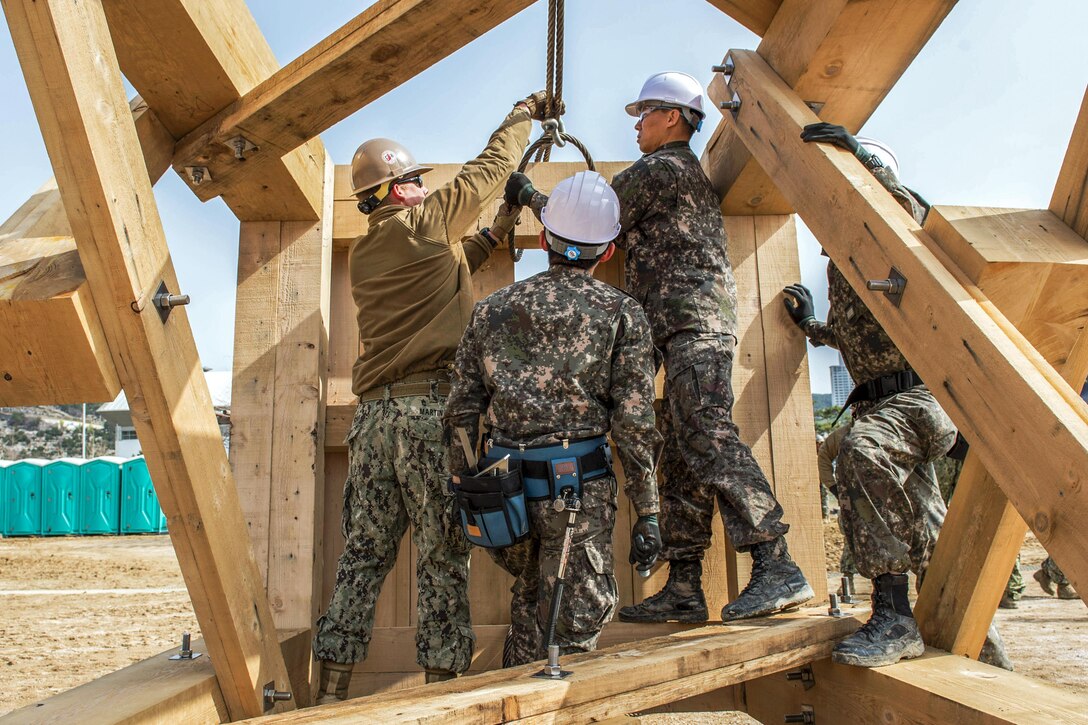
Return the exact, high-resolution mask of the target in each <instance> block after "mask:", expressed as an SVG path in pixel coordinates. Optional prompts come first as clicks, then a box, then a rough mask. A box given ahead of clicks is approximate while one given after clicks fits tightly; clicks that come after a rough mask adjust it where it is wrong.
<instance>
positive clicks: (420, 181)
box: [393, 176, 423, 187]
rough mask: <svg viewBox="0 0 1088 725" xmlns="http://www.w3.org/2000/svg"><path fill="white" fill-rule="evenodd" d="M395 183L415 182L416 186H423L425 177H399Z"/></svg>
mask: <svg viewBox="0 0 1088 725" xmlns="http://www.w3.org/2000/svg"><path fill="white" fill-rule="evenodd" d="M393 183H394V184H415V185H416V186H419V187H422V186H423V177H422V176H409V177H408V178H406V179H397V180H396V181H394V182H393Z"/></svg>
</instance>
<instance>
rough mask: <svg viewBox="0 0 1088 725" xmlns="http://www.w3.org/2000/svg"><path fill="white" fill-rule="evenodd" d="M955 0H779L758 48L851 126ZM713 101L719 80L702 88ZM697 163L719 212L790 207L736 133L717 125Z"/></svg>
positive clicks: (806, 94)
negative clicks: (710, 185)
mask: <svg viewBox="0 0 1088 725" xmlns="http://www.w3.org/2000/svg"><path fill="white" fill-rule="evenodd" d="M955 4H956V0H783V2H782V7H781V8H780V9H779V11H778V12H777V13H776V14H775V16H774V20H773V21H772V22H771V24H770V26H769V27H768V28H767V32H766V34H765V35H764V36H763V40H762V41H761V42H760V44H759V48H758V51H757V52H758V53H759V55H760V56H762V57H763V59H764V60H765V61H767V63H768V64H769V65H770V66H771V68H773V69H774V70H775V71H776V72H777V73H778V74H779V75H780V76H781V77H782V78H783V80H785V82H786V84H787V85H789V86H791V87H793V88H794V89H796V91H797V93H798V95H799V96H800V97H801V98H802V99H803V100H805V101H807V102H811V103H815V104H819V106H818V107H819V108H820V111H819V112H818V115H819V116H820V119H822V120H824V121H829V122H831V123H837V124H841V125H843V126H846V128H847V129H849V130H850V131H854V132H856V131H857V130H858V129H859V128H861V126H862V125H863V124H864V123H865V121H866V120H867V119H868V118H869V116H870V115H872V113H873V111H875V110H876V108H877V106H878V105H880V102H881V101H883V100H884V97H885V96H886V95H887V94H888V91H890V90H891V88H892V86H893V85H895V83H896V81H898V80H899V77H900V76H901V75H902V74H903V72H904V71H905V70H906V69H907V67H908V66H909V65H910V63H911V61H912V60H913V59H914V57H915V56H916V55H917V54H918V53H919V51H921V49H922V47H923V46H924V45H925V44H926V42H927V41H928V40H929V38H930V37H931V36H932V35H933V33H934V31H936V29H937V27H938V26H939V25H940V24H941V22H942V21H943V20H944V18H945V16H947V15H948V13H949V11H951V9H952V7H953V6H954V5H955ZM708 95H709V96H710V98H711V99H712V100H713V102H714V104H715V106H717V105H718V104H719V103H720V102H722V101H727V100H730V99H731V96H730V94H728V93H727V91H726V83H725V80H724V78H723V77H722V76H721V75H720V74H719V75H716V76H715V78H714V79H713V81H712V82H711V83H710V86H709V87H708ZM702 161H703V168H704V170H706V172H707V175H708V176H709V177H710V179H711V182H712V183H713V184H714V188H715V190H717V191H718V193H719V195H720V196H721V197H722V200H723V201H722V210H723V211H724V212H725V213H726V214H788V213H790V212H791V211H793V209H792V208H791V206H790V204H789V203H788V202H786V200H785V199H784V198H783V196H782V195H781V194H780V193H779V191H778V190H777V189H776V187H775V185H774V183H773V182H772V181H771V180H770V178H768V176H767V174H766V173H764V172H763V170H762V169H760V168H759V166H758V164H757V163H756V162H754V161H753V160H752V158H751V154H750V153H749V152H748V150H747V149H746V148H745V145H744V143H743V142H742V140H741V139H740V138H738V137H737V135H736V134H735V132H734V130H733V127H732V124H729V123H722V124H719V125H718V127H717V129H716V130H715V133H714V135H713V136H712V137H711V139H710V142H709V143H708V144H707V147H706V150H705V151H704V152H703V157H702Z"/></svg>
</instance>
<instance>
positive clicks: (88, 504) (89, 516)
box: [79, 456, 125, 534]
mask: <svg viewBox="0 0 1088 725" xmlns="http://www.w3.org/2000/svg"><path fill="white" fill-rule="evenodd" d="M124 461H125V459H124V458H117V457H116V456H102V457H101V458H92V459H91V460H89V461H87V462H86V463H84V464H83V467H82V468H81V469H80V476H79V498H80V501H79V533H81V534H119V533H121V464H122V463H124Z"/></svg>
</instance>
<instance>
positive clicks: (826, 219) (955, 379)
mask: <svg viewBox="0 0 1088 725" xmlns="http://www.w3.org/2000/svg"><path fill="white" fill-rule="evenodd" d="M731 57H732V58H733V60H734V62H735V64H736V71H735V73H734V75H733V78H732V83H731V86H732V90H733V91H735V92H736V93H737V94H738V95H739V96H740V100H741V103H742V105H741V108H740V111H739V114H738V118H736V119H732V117H730V118H727V119H726V123H729V124H731V125H733V126H734V127H735V129H736V131H737V133H738V134H739V135H740V137H741V138H742V139H743V140H744V142H745V144H746V145H747V146H748V148H749V150H750V151H751V152H752V154H753V156H754V157H755V158H756V159H757V160H758V162H759V163H760V165H761V166H762V167H763V168H764V169H766V170H767V171H768V172H769V173H770V174H771V176H772V178H773V179H774V180H775V183H776V184H778V186H779V188H781V189H782V192H783V193H784V194H785V195H786V196H787V197H788V198H789V200H790V201H791V202H792V203H793V204H795V205H796V206H797V208H798V210H799V211H800V213H801V216H802V217H803V218H804V220H805V222H806V223H807V224H808V226H809V228H810V229H812V231H813V233H814V234H815V235H816V237H817V238H818V239H819V240H820V242H821V243H822V244H823V246H824V248H825V249H826V250H827V251H828V253H829V254H830V255H831V259H832V260H833V261H834V262H835V264H836V265H837V266H838V268H839V269H840V270H841V271H842V272H843V274H844V275H845V277H846V278H847V280H848V281H849V282H850V284H851V286H852V287H853V288H854V289H856V290H858V292H859V294H861V295H862V296H863V298H864V300H865V302H866V304H867V305H868V306H869V308H870V309H871V310H872V311H873V313H874V314H875V315H876V317H877V320H878V321H879V322H880V323H881V325H882V326H883V327H884V329H885V330H887V331H888V333H889V335H891V337H892V339H893V340H894V341H895V342H896V344H897V345H898V346H899V348H900V349H901V350H903V352H904V354H906V356H907V358H908V359H910V360H911V362H912V364H913V365H914V367H915V369H916V370H918V372H919V373H920V374H921V376H922V378H923V379H924V380H926V381H928V384H929V387H930V389H931V390H932V391H933V393H934V395H935V396H936V397H937V399H938V400H939V401H940V402H941V404H942V406H943V407H944V409H945V411H946V412H947V413H948V414H949V416H951V418H952V419H953V421H954V422H955V423H956V425H957V426H958V427H959V428H960V430H962V431H964V434H965V435H966V436H967V437H968V438H969V439H970V440H971V443H972V447H973V450H975V451H976V452H977V453H978V454H979V457H980V459H981V460H982V462H983V463H984V464H985V466H986V468H987V470H989V471H990V472H991V474H993V475H994V477H995V479H996V480H997V482H998V485H1000V487H1001V489H1002V490H1003V491H1004V492H1005V495H1006V496H1008V498H1009V500H1010V501H1012V503H1013V504H1014V505H1015V506H1016V508H1017V510H1018V511H1019V512H1020V514H1021V516H1023V518H1024V520H1025V521H1027V523H1028V524H1029V525H1030V526H1031V528H1032V530H1033V531H1034V532H1035V534H1036V536H1038V538H1039V540H1040V542H1041V543H1042V544H1043V545H1044V546H1045V547H1046V548H1047V550H1048V551H1050V552H1051V553H1052V554H1053V555H1054V557H1055V558H1056V559H1058V560H1059V561H1061V562H1062V566H1063V567H1065V568H1066V571H1067V573H1068V574H1069V576H1070V579H1071V580H1073V582H1074V584H1075V585H1078V584H1079V583H1080V582H1088V556H1086V555H1085V552H1088V529H1086V528H1085V527H1084V526H1083V521H1084V518H1085V516H1088V491H1085V483H1086V479H1088V409H1086V407H1085V405H1084V403H1083V401H1081V400H1080V397H1079V396H1078V395H1077V393H1076V392H1075V391H1074V390H1073V389H1072V388H1070V387H1069V385H1068V384H1067V383H1066V382H1065V381H1063V380H1062V379H1061V378H1060V377H1059V376H1058V375H1057V373H1056V372H1055V371H1054V369H1053V367H1052V366H1051V365H1050V364H1049V363H1048V362H1047V361H1046V360H1045V359H1044V358H1043V357H1042V356H1041V355H1040V354H1039V353H1038V351H1036V350H1035V349H1034V348H1033V347H1032V346H1031V344H1030V343H1029V342H1028V341H1027V340H1026V339H1024V336H1023V335H1022V334H1020V333H1019V332H1018V331H1017V330H1016V328H1015V327H1014V326H1013V325H1012V324H1011V323H1010V322H1009V321H1008V319H1007V318H1006V317H1005V316H1004V315H1002V314H1001V312H1000V311H999V310H997V309H995V307H994V306H993V304H992V303H991V302H990V301H989V300H988V299H986V297H985V295H983V294H982V293H981V292H980V291H979V290H978V288H977V287H976V286H975V285H973V284H972V283H971V282H970V281H969V280H968V279H967V278H966V277H963V276H956V273H955V272H954V271H953V270H954V269H955V264H954V263H952V262H951V261H950V260H948V258H947V256H946V255H944V253H943V252H942V251H941V250H940V248H939V247H938V245H937V244H936V243H935V242H934V241H933V240H932V239H931V238H930V237H929V235H928V234H926V233H925V232H924V231H923V230H922V229H921V228H920V227H919V226H918V225H917V224H916V223H915V222H914V221H913V220H912V219H911V218H910V217H909V216H908V215H907V214H906V213H905V212H904V211H903V210H902V209H901V208H900V207H899V206H898V205H897V204H896V202H895V201H894V199H892V197H891V195H889V194H888V193H887V192H886V191H885V190H884V189H883V188H882V187H880V185H879V184H878V183H877V182H876V181H875V180H874V179H873V178H872V175H871V174H869V173H868V171H866V170H865V168H864V167H863V166H862V165H861V164H860V163H858V161H857V160H856V159H855V158H854V157H853V156H851V155H850V154H848V153H846V152H844V151H841V150H839V149H837V148H834V147H830V146H827V145H822V144H805V143H804V142H803V141H801V139H800V131H801V128H802V127H803V126H804V125H806V124H808V123H812V122H814V121H815V120H816V117H815V115H814V114H813V112H812V111H811V110H810V109H809V108H808V106H806V105H805V103H804V101H803V100H802V99H801V98H800V97H799V96H798V95H797V94H796V93H795V92H794V91H793V90H791V89H790V88H789V86H788V85H787V84H786V83H785V82H784V81H783V80H782V79H781V78H779V77H778V76H777V75H776V74H775V73H774V71H773V70H772V69H771V68H770V67H769V66H768V65H767V64H766V63H765V62H764V61H763V60H762V59H761V58H760V57H759V55H757V54H756V53H753V52H750V51H733V52H732V53H731ZM893 268H894V269H896V270H898V271H899V272H900V273H901V274H902V275H903V276H904V277H905V278H906V279H907V280H908V282H907V288H906V291H905V293H904V295H903V297H902V301H901V304H900V305H898V306H896V305H895V304H894V303H893V302H892V301H891V300H890V299H888V298H887V297H885V296H883V295H881V294H880V293H876V292H871V291H868V290H867V289H866V281H867V280H870V279H884V278H887V277H888V275H889V270H891V269H893ZM934 350H941V351H944V354H943V355H933V354H932V351H934ZM1023 421H1030V422H1031V424H1030V425H1023Z"/></svg>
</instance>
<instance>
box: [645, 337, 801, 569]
mask: <svg viewBox="0 0 1088 725" xmlns="http://www.w3.org/2000/svg"><path fill="white" fill-rule="evenodd" d="M665 376H666V377H665V400H664V401H663V405H662V414H661V416H660V426H661V434H662V436H663V437H664V439H665V447H664V450H663V451H662V454H661V463H660V470H661V474H662V479H661V483H660V485H659V486H658V491H659V493H660V496H661V538H662V541H663V543H664V548H663V551H662V554H661V556H662V558H663V559H665V560H668V561H691V560H695V559H702V558H703V554H704V552H705V551H706V549H707V548H708V547H709V546H710V532H711V528H710V527H711V522H712V520H713V517H714V500H715V499H717V501H718V508H719V509H720V510H721V515H722V520H723V521H724V522H725V530H726V533H727V534H728V535H729V541H730V543H732V545H733V547H734V548H735V549H737V550H738V551H747V550H748V549H749V548H750V547H751V546H752V544H758V543H760V542H762V541H771V540H773V539H775V538H777V537H779V536H781V535H782V534H785V533H786V531H788V530H789V526H787V525H786V524H784V523H782V507H781V506H779V504H778V501H777V500H776V499H775V497H774V493H773V492H772V491H771V487H770V484H769V483H768V482H767V477H766V476H764V475H763V471H762V470H760V468H759V464H758V463H756V459H755V457H754V456H753V455H752V450H751V449H750V448H749V447H748V446H746V445H745V444H744V443H742V442H741V440H740V438H739V436H738V432H737V426H736V425H735V424H734V423H733V413H732V410H733V385H732V376H733V339H732V337H731V336H720V335H696V334H693V333H678V334H677V335H674V336H673V337H672V338H671V339H670V340H669V342H668V343H667V345H666V353H665Z"/></svg>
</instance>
